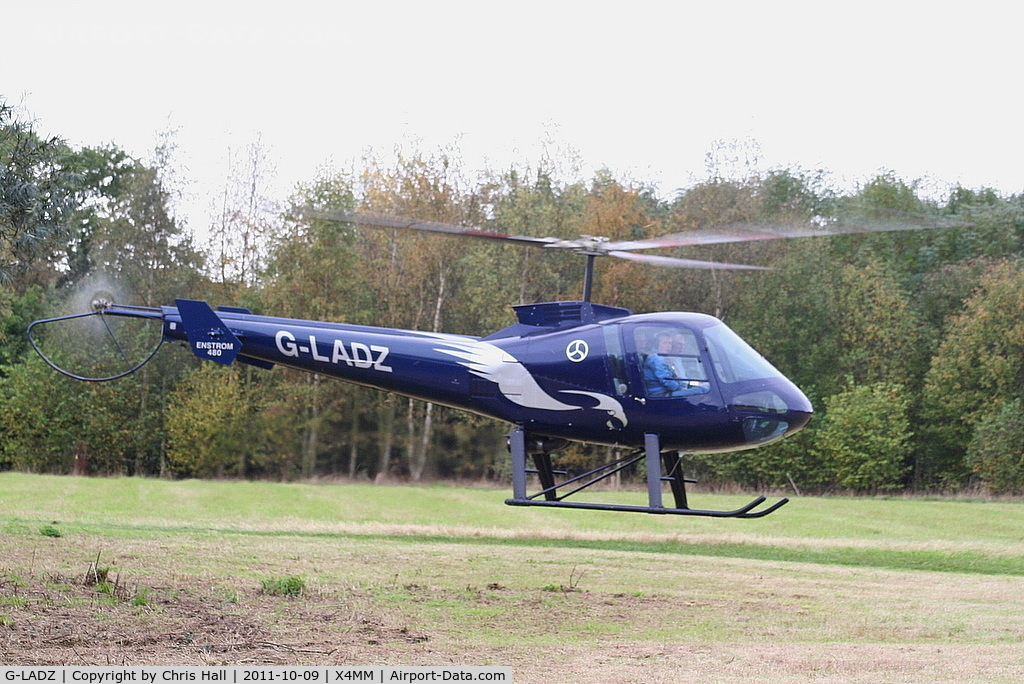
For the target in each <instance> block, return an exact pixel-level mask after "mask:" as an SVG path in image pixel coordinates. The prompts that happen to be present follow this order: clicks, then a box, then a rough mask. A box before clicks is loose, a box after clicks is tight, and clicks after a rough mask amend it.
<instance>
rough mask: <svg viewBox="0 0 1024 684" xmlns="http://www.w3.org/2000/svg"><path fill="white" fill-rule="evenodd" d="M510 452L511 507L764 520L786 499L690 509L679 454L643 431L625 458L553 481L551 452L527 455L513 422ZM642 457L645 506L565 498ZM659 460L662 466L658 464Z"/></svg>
mask: <svg viewBox="0 0 1024 684" xmlns="http://www.w3.org/2000/svg"><path fill="white" fill-rule="evenodd" d="M509 450H510V451H511V453H512V498H511V499H506V500H505V503H506V504H508V505H510V506H547V507H549V508H577V509H585V510H597V511H624V512H634V513H651V514H655V515H693V516H702V517H706V518H763V517H764V516H766V515H768V514H769V513H773V512H775V511H777V510H778V509H779V508H781V507H782V506H784V505H786V503H788V501H789V499H788V498H782V499H779V500H778V501H776V502H775V503H773V504H771V505H770V506H764V507H762V504H763V503H764V502H765V501H766V499H765V497H763V496H759V497H757V498H756V499H754V500H753V501H751V502H750V503H748V504H746V505H745V506H741V507H740V508H736V509H733V510H706V509H700V508H690V506H689V503H688V501H687V498H686V485H687V483H693V482H694V481H693V480H688V479H686V478H685V477H683V473H682V468H681V466H680V463H681V460H682V459H681V458H680V457H679V455H678V454H675V453H671V452H665V453H662V451H661V445H660V440H659V439H658V436H657V435H646V436H645V440H644V449H643V450H642V451H639V452H637V453H634V454H630V455H628V456H624V457H622V458H620V459H617V460H615V461H611V462H609V463H605V464H603V465H601V466H598V467H597V468H594V469H593V470H590V471H588V472H586V473H582V474H580V475H577V476H575V477H572V478H568V479H566V480H563V481H562V482H558V483H556V482H555V475H564V474H565V473H562V472H560V471H556V470H554V469H553V468H552V465H551V454H550V453H549V452H547V451H543V452H535V453H532V454H528V451H529V449H528V448H527V435H526V431H525V429H524V428H522V427H521V426H516V427H514V428H513V430H512V432H511V434H510V435H509ZM528 455H531V456H532V457H533V463H534V466H535V468H533V469H528V468H527V465H526V459H527V456H528ZM640 460H645V461H646V464H647V499H648V504H647V505H646V506H638V505H627V504H610V503H596V502H588V501H567V500H566V499H568V498H569V497H570V496H572V495H574V494H577V493H579V492H581V491H583V490H584V489H587V488H588V487H590V486H591V485H593V484H596V483H598V482H601V481H602V480H604V479H606V478H608V477H611V476H612V475H614V474H615V473H618V472H620V471H622V470H625V469H626V468H628V467H630V466H632V465H633V464H635V463H638V462H639V461H640ZM663 463H664V469H663V468H662V464H663ZM530 473H535V474H536V475H537V476H538V478H539V479H540V483H541V487H542V489H541V490H540V491H538V492H536V493H534V494H528V493H527V487H526V478H527V475H528V474H530ZM663 482H668V483H669V488H670V490H671V492H672V496H673V499H674V501H675V506H665V505H664V503H663V500H662V483H663Z"/></svg>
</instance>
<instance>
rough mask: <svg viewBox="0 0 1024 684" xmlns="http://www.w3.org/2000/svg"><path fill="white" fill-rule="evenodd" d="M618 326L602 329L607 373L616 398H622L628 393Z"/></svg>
mask: <svg viewBox="0 0 1024 684" xmlns="http://www.w3.org/2000/svg"><path fill="white" fill-rule="evenodd" d="M619 333H620V328H619V327H618V326H613V325H607V326H605V328H604V344H605V348H606V349H607V350H608V357H607V358H608V372H609V374H610V375H611V377H612V384H613V385H614V386H615V394H616V396H619V397H623V396H625V395H626V394H627V393H628V392H629V384H628V383H627V381H626V357H625V355H624V354H623V353H622V340H621V338H620V337H619Z"/></svg>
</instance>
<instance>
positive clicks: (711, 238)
mask: <svg viewBox="0 0 1024 684" xmlns="http://www.w3.org/2000/svg"><path fill="white" fill-rule="evenodd" d="M307 215H308V216H310V217H312V218H319V219H322V220H327V221H341V222H347V223H353V224H355V225H359V226H367V227H370V228H401V229H405V230H424V231H428V232H433V233H443V234H446V235H454V236H458V237H472V238H482V239H485V240H494V241H501V242H515V243H519V244H524V245H530V246H535V247H544V248H548V249H551V248H553V249H568V250H571V251H573V252H575V253H576V254H582V255H584V256H586V257H587V258H588V263H587V269H588V274H587V279H588V282H589V279H590V278H591V276H592V262H593V257H598V256H613V257H618V258H620V259H628V260H630V261H637V262H641V263H646V264H651V265H654V266H666V267H669V268H693V269H723V270H748V271H752V270H769V269H766V268H765V267H763V266H750V265H745V264H730V263H724V262H715V261H699V260H694V259H680V258H676V257H666V256H653V255H645V254H632V253H631V252H632V251H633V250H642V249H658V248H666V247H687V246H694V245H716V244H724V243H731V242H754V241H757V240H778V239H788V238H806V237H826V236H830V235H849V234H857V233H883V232H894V231H905V230H922V229H929V228H944V227H949V226H952V225H954V224H952V223H950V222H939V221H936V222H934V223H933V224H932V225H922V224H921V223H913V222H909V221H905V222H900V221H888V222H859V223H844V222H842V221H835V222H832V223H827V224H825V225H818V224H814V223H810V222H808V223H807V224H805V225H792V224H772V223H735V224H732V225H728V226H722V227H718V228H709V229H706V230H694V231H687V232H685V233H672V234H669V235H662V236H659V237H654V238H647V239H643V240H609V239H608V238H603V237H593V236H589V235H581V236H580V237H579V238H576V239H562V238H555V237H530V236H527V235H508V234H505V233H497V232H494V231H490V230H484V229H482V228H477V227H467V226H455V225H451V224H448V223H439V222H436V221H420V220H417V219H409V218H399V217H395V216H387V215H385V214H375V213H366V212H320V211H313V210H311V211H309V212H307Z"/></svg>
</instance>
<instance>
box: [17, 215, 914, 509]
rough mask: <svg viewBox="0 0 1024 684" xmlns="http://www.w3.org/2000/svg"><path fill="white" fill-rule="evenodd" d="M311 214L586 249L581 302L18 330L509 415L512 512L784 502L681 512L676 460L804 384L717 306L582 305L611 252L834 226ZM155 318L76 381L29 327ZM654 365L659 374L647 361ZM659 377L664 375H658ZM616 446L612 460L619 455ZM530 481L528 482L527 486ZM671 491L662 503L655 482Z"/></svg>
mask: <svg viewBox="0 0 1024 684" xmlns="http://www.w3.org/2000/svg"><path fill="white" fill-rule="evenodd" d="M307 216H308V217H310V218H316V219H319V220H326V221H334V222H342V223H345V224H349V225H357V226H364V227H370V228H385V229H402V230H418V231H427V232H434V233H441V234H447V235H452V236H457V237H467V238H476V239H484V240H492V241H501V242H512V243H518V244H522V245H527V246H533V247H539V248H544V249H563V250H569V251H571V252H574V253H576V254H578V255H582V256H584V257H585V259H586V267H585V271H584V282H583V288H582V291H583V296H582V299H580V300H578V301H554V302H543V303H535V304H524V305H517V306H513V310H514V312H515V315H516V322H515V323H513V324H512V325H510V326H508V327H505V328H503V329H501V330H498V331H496V332H492V333H490V334H487V335H484V336H470V335H457V334H445V333H435V332H426V331H418V330H402V329H395V328H385V327H373V326H365V325H347V324H340V323H332V322H325V321H315V320H301V319H292V318H280V317H274V316H265V315H256V314H253V313H252V312H251V311H250V310H249V309H245V308H240V307H233V306H220V307H218V308H217V309H214V308H213V307H212V306H210V305H209V304H208V303H207V302H205V301H201V300H194V299H184V298H182V299H176V300H175V304H174V306H160V307H139V306H129V305H119V304H115V303H113V302H112V301H110V300H109V299H106V298H98V299H96V300H94V301H93V302H92V307H91V308H92V310H91V311H88V312H85V313H78V314H72V315H70V316H59V317H56V318H48V319H43V320H38V321H35V322H33V323H32V324H31V325H30V326H29V328H28V337H29V340H30V342H31V344H32V346H33V347H34V348H35V350H36V352H37V353H39V355H40V356H41V357H42V358H43V359H44V360H45V361H46V363H47V364H49V365H50V366H51V367H53V368H54V369H56V370H58V371H59V372H61V373H64V374H65V375H69V376H70V377H73V378H75V379H78V380H83V381H107V380H114V379H116V378H120V377H124V376H125V375H128V374H130V373H133V372H135V371H136V370H138V369H139V368H141V367H142V366H143V365H145V364H146V363H147V362H148V361H149V360H150V359H151V358H153V356H154V355H155V353H156V352H157V350H158V349H159V348H160V346H161V343H162V342H179V343H181V342H183V343H186V344H187V345H188V346H189V348H190V349H191V351H192V353H193V354H194V355H195V356H196V357H198V358H200V359H203V360H206V361H212V362H214V363H218V364H224V365H230V364H232V363H235V362H238V363H243V364H249V365H252V366H255V367H258V368H262V369H271V368H273V367H274V366H278V365H279V366H285V367H289V368H295V369H299V370H302V371H306V372H311V373H316V374H320V375H325V376H330V377H335V378H339V379H341V380H344V381H348V382H352V383H356V384H358V385H362V386H366V387H371V388H376V389H378V390H383V391H386V392H393V393H396V394H399V395H403V396H406V397H411V398H414V399H419V400H423V401H427V402H433V403H436V404H441V405H445V406H449V407H452V408H456V409H462V410H465V411H469V412H473V413H476V414H480V415H483V416H487V417H490V418H494V419H498V420H500V421H504V422H506V423H509V424H510V425H511V429H510V432H509V434H508V449H509V452H510V455H511V465H512V496H511V498H508V499H506V501H505V503H506V504H509V505H512V506H544V507H552V508H571V509H591V510H605V511H623V512H641V513H650V514H658V515H685V516H702V517H713V518H760V517H763V516H765V515H768V514H770V513H772V512H774V511H776V510H778V509H779V508H780V507H782V506H783V505H785V504H786V503H787V502H788V498H785V497H783V498H780V499H778V500H776V501H774V502H773V503H771V504H766V501H767V498H766V497H764V496H758V497H756V498H754V499H753V500H752V501H750V502H749V503H747V504H745V505H743V506H741V507H739V508H736V509H730V510H717V509H704V508H695V507H692V506H690V504H689V501H688V496H687V485H688V484H693V483H694V482H695V481H694V480H692V479H688V478H687V477H686V476H685V474H684V472H683V457H684V456H685V455H686V454H693V453H724V452H731V451H737V450H743V449H751V448H755V447H759V446H762V445H766V444H769V443H771V442H774V441H777V440H780V439H783V438H785V437H787V436H789V435H792V434H794V433H795V432H797V431H799V430H800V429H802V428H803V427H804V426H805V425H807V423H808V422H809V421H810V420H811V417H812V415H813V412H814V409H813V407H812V406H811V402H810V401H809V400H808V399H807V397H806V396H805V395H804V393H803V392H802V391H801V390H800V388H798V387H797V386H796V385H795V384H794V383H793V382H792V381H791V380H789V379H788V378H786V377H785V375H783V374H782V373H781V372H780V371H779V370H777V369H776V368H775V367H774V366H772V365H771V364H770V363H769V362H768V361H767V360H766V359H765V358H764V357H762V356H761V355H760V354H759V353H758V352H757V351H755V350H754V349H753V348H752V347H751V346H750V345H748V344H747V343H746V342H745V341H744V340H743V339H742V338H741V337H740V336H739V335H737V334H736V333H735V332H733V331H732V330H731V329H730V328H729V327H728V326H727V325H726V324H725V323H724V322H722V321H721V320H719V319H718V318H715V317H713V316H710V315H707V314H702V313H689V312H661V313H644V314H634V313H633V312H631V311H630V310H628V309H625V308H621V307H616V306H609V305H603V304H597V303H594V302H592V301H591V293H592V286H593V277H594V262H595V259H596V258H597V257H604V256H612V257H617V258H625V259H630V260H633V261H639V262H643V263H649V264H654V265H659V266H668V267H679V268H699V269H732V270H758V269H763V267H759V266H751V265H744V264H731V263H723V262H709V261H697V260H692V259H681V258H676V257H667V256H658V255H650V254H638V253H637V252H638V251H642V250H646V249H652V248H662V247H673V246H681V245H697V244H717V243H725V242H740V241H750V240H764V239H777V238H792V237H814V236H825V235H835V234H836V232H837V229H836V227H835V226H823V225H816V224H813V225H809V226H786V227H779V226H768V225H762V226H750V225H745V226H740V227H733V228H720V229H715V230H705V231H692V232H686V233H677V234H673V235H666V236H661V237H656V238H649V239H640V240H629V241H616V240H610V239H607V238H602V237H593V236H581V237H580V238H578V239H574V240H573V239H568V240H567V239H562V238H554V237H531V236H522V235H509V234H504V233H500V232H494V231H490V230H485V229H482V228H477V227H472V226H469V227H467V226H455V225H451V224H445V223H438V222H432V221H419V220H416V219H408V218H398V217H393V216H387V215H381V214H370V213H356V212H344V211H313V210H310V211H308V212H307ZM913 227H914V226H906V225H903V224H896V225H885V226H874V227H871V228H860V227H849V226H848V227H843V228H840V229H839V230H838V232H843V233H851V232H877V231H883V230H903V229H907V228H913ZM94 316H95V317H99V319H100V320H101V322H102V325H103V327H104V328H105V330H106V331H107V332H108V333H109V334H110V335H111V336H112V337H113V336H114V331H113V329H112V327H111V321H112V320H113V319H117V318H122V317H125V318H142V319H149V320H151V321H157V322H159V324H160V326H161V335H160V339H159V340H158V342H157V343H156V346H155V347H153V349H152V350H151V351H150V352H149V354H148V355H145V356H144V357H143V359H142V360H141V362H139V363H137V364H135V365H133V366H132V367H131V368H128V369H127V370H125V371H123V372H119V373H117V374H113V375H108V376H104V377H87V376H84V375H79V374H74V373H72V372H70V371H68V370H66V369H65V368H63V367H61V365H60V364H58V363H56V362H55V361H53V360H51V359H50V358H49V357H48V356H47V355H46V354H44V352H43V350H42V349H41V348H40V346H39V345H38V344H37V341H36V338H35V336H34V335H33V331H34V330H35V329H36V328H39V327H41V326H47V325H50V324H55V323H58V322H61V321H67V320H70V319H77V318H83V317H94ZM658 364H660V366H659V368H660V373H661V375H658V373H656V372H655V370H652V369H653V368H654V366H656V365H658ZM666 373H667V374H668V375H667V377H666ZM570 442H584V443H589V444H597V445H606V446H609V447H614V450H613V451H612V453H615V454H616V456H615V457H612V458H611V460H609V461H608V462H607V463H604V464H602V465H600V466H598V467H596V468H593V469H591V470H588V471H587V472H584V473H581V474H576V475H570V474H569V473H567V472H566V471H563V470H559V469H558V468H556V462H555V458H554V457H553V454H554V453H555V452H557V451H559V450H560V449H563V448H564V447H565V446H567V445H568V444H569V443H570ZM620 450H621V451H627V452H628V453H627V454H626V455H625V456H621V457H618V456H617V453H618V452H619V451H620ZM641 463H642V465H643V466H644V467H645V470H646V503H645V504H621V503H607V502H601V501H594V500H590V498H591V497H588V496H586V495H585V494H582V495H581V493H584V492H586V491H587V490H588V489H589V488H591V487H593V486H594V485H596V484H598V483H600V482H602V481H605V480H607V479H608V478H610V477H612V476H614V475H616V474H617V473H620V472H622V471H624V470H626V469H628V468H633V467H636V466H638V465H639V464H641ZM531 475H534V476H536V482H537V483H538V484H536V485H535V491H530V484H531V482H532V481H531V478H530V476H531ZM666 484H667V488H668V490H669V491H670V492H671V496H672V501H671V503H667V502H666V500H665V498H666V497H665V496H664V490H665V488H666Z"/></svg>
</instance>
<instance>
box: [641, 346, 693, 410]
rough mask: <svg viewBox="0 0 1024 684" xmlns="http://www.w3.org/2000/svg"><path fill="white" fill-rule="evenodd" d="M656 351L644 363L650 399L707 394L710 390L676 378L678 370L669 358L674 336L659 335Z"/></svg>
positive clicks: (645, 379)
mask: <svg viewBox="0 0 1024 684" xmlns="http://www.w3.org/2000/svg"><path fill="white" fill-rule="evenodd" d="M655 340H656V342H655V351H654V352H652V353H651V354H648V355H647V360H646V361H645V362H644V384H645V385H646V387H647V395H648V396H650V397H686V396H690V395H693V394H705V393H706V392H707V391H708V388H707V387H705V386H702V385H697V386H695V387H691V386H690V383H689V382H687V381H685V380H680V379H679V378H678V377H676V370H675V368H674V367H673V366H672V363H671V362H670V360H669V359H668V358H667V355H668V354H671V353H672V342H673V340H672V334H671V333H668V332H662V333H658V336H657V337H656V338H655Z"/></svg>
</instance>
